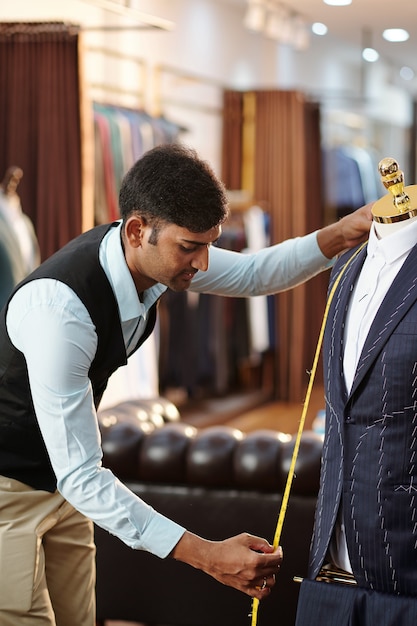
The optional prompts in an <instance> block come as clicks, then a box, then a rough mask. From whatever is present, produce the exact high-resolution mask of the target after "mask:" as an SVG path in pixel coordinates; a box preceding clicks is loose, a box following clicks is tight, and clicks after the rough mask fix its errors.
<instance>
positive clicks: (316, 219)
mask: <svg viewBox="0 0 417 626" xmlns="http://www.w3.org/2000/svg"><path fill="white" fill-rule="evenodd" d="M239 95H240V96H241V98H243V106H242V105H240V106H239V107H237V106H236V108H235V116H237V115H238V114H239V111H240V112H241V113H240V114H241V118H242V136H243V138H244V140H243V147H242V149H241V154H242V155H243V157H242V158H243V162H242V172H243V175H242V178H241V180H240V186H241V187H242V188H245V189H248V190H249V191H251V192H253V197H254V200H255V201H256V202H257V203H259V204H261V205H262V206H264V207H265V208H266V209H267V210H268V211H269V212H270V214H271V222H272V232H271V235H272V243H278V242H280V241H283V240H285V239H288V238H290V237H295V236H299V235H304V234H306V233H307V232H310V231H311V230H315V229H316V228H320V227H321V226H322V225H323V210H322V202H321V173H320V172H321V165H320V164H321V160H320V115H319V109H318V106H317V105H314V104H311V103H308V102H306V100H305V98H304V96H303V95H302V94H301V93H299V92H296V91H276V90H265V91H253V92H245V93H243V94H239ZM227 98H228V103H229V105H230V103H231V102H233V100H232V97H231V95H230V94H228V95H227ZM236 100H237V101H238V99H236ZM245 101H247V103H248V106H247V107H245ZM245 110H246V111H249V112H250V114H246V117H245V115H244V113H243V111H245ZM228 119H229V120H230V119H234V117H233V116H232V115H231V113H230V111H228V118H225V120H224V123H225V126H226V128H225V129H224V131H223V137H224V138H225V137H228V130H227V126H228ZM234 125H235V127H237V126H238V124H237V122H236V121H234ZM245 125H246V126H247V127H250V128H249V130H248V131H247V132H245ZM245 138H246V139H245ZM245 141H246V143H247V142H249V143H251V142H252V143H253V145H245ZM235 157H236V155H235V154H234V148H233V146H229V145H225V144H224V145H223V159H226V160H227V159H230V158H235ZM249 161H251V164H250V163H249ZM223 174H224V182H225V184H226V186H229V185H230V180H232V179H231V177H230V176H229V177H228V174H229V171H228V169H227V167H225V165H224V163H223ZM327 279H328V277H326V279H324V280H323V278H322V277H318V278H315V279H314V280H313V281H311V282H310V283H309V284H307V285H303V286H300V287H297V288H296V289H293V290H291V291H288V292H285V293H281V294H279V295H277V296H276V298H275V324H276V328H275V335H276V346H275V395H276V397H277V398H278V399H280V400H289V401H297V402H298V401H301V400H302V399H303V398H304V395H305V391H306V388H307V384H308V375H307V373H306V372H307V370H309V369H311V365H312V362H313V357H314V351H315V346H316V341H317V337H318V332H319V328H320V323H321V316H322V313H323V310H324V302H325V291H326V284H327ZM318 376H319V378H320V377H321V372H319V373H318Z"/></svg>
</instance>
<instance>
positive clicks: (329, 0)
mask: <svg viewBox="0 0 417 626" xmlns="http://www.w3.org/2000/svg"><path fill="white" fill-rule="evenodd" d="M323 2H324V4H329V5H330V6H332V7H346V6H347V5H348V4H352V0H323Z"/></svg>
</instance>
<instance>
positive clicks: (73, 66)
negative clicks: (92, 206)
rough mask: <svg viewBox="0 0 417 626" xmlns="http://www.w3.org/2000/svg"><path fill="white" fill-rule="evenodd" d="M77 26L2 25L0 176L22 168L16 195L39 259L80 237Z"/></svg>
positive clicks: (47, 24)
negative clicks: (36, 242)
mask: <svg viewBox="0 0 417 626" xmlns="http://www.w3.org/2000/svg"><path fill="white" fill-rule="evenodd" d="M78 57H79V53H78V28H77V27H74V26H71V25H68V24H61V23H33V22H32V23H10V22H8V23H1V24H0V84H1V86H2V87H1V90H0V129H1V137H2V141H1V142H0V177H1V176H2V172H5V170H6V169H7V167H9V166H10V165H18V166H19V167H21V168H22V169H23V179H22V181H21V183H20V185H19V188H18V192H19V195H20V198H21V202H22V208H23V210H24V212H25V213H27V214H28V215H29V217H30V218H31V219H32V221H33V223H34V226H35V229H36V233H37V236H38V240H39V245H40V248H41V254H42V258H43V259H45V258H46V257H48V256H50V255H51V254H52V253H53V252H55V251H56V250H57V249H58V248H60V247H61V246H62V245H64V244H65V243H67V241H69V240H70V239H72V238H73V237H74V236H76V235H78V234H79V233H80V232H81V224H82V200H81V178H82V176H81V131H80V123H81V122H80V86H79V58H78Z"/></svg>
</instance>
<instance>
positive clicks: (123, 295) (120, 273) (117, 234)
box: [99, 221, 167, 322]
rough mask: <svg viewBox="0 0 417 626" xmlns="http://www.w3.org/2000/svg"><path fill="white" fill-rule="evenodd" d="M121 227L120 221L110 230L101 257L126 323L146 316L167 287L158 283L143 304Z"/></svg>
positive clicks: (151, 289) (145, 293)
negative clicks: (132, 272) (127, 259)
mask: <svg viewBox="0 0 417 626" xmlns="http://www.w3.org/2000/svg"><path fill="white" fill-rule="evenodd" d="M121 225H122V223H121V221H120V222H119V225H118V226H117V227H116V228H110V230H109V232H108V233H107V234H106V235H105V237H104V239H103V241H102V242H101V244H100V253H99V255H100V263H101V265H102V267H103V270H104V272H105V274H106V276H107V278H108V279H109V282H110V284H111V286H112V289H113V292H114V295H115V296H116V300H117V304H118V306H119V312H120V319H121V321H122V322H126V321H128V320H131V319H135V318H138V317H140V316H141V315H142V316H143V315H145V314H146V312H147V311H148V310H149V309H150V308H151V306H152V305H153V304H154V303H155V302H156V300H158V298H160V297H161V295H162V294H163V293H164V291H166V289H167V287H166V286H165V285H162V284H161V283H157V284H156V285H153V287H150V288H149V289H147V290H146V291H145V292H144V294H143V302H141V301H140V300H139V296H138V294H137V291H136V287H135V283H134V282H133V278H132V276H131V274H130V271H129V268H128V266H127V263H126V259H125V255H124V253H123V248H122V241H121V228H122V226H121Z"/></svg>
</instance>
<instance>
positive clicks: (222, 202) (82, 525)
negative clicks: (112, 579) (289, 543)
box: [0, 145, 370, 626]
mask: <svg viewBox="0 0 417 626" xmlns="http://www.w3.org/2000/svg"><path fill="white" fill-rule="evenodd" d="M120 209H121V214H122V218H123V220H122V222H121V223H114V224H111V225H108V226H99V227H97V228H94V229H92V230H91V231H89V232H87V233H84V234H83V235H81V236H80V237H78V238H76V239H75V240H74V241H72V242H70V243H69V244H68V245H67V246H65V247H64V248H63V249H62V250H61V251H59V252H58V253H56V254H55V255H53V256H52V257H51V258H50V259H48V260H47V261H45V262H44V263H43V264H42V265H41V266H40V267H39V268H38V269H37V270H36V271H35V272H34V273H32V274H31V275H30V276H29V277H28V278H27V279H26V280H25V281H24V282H23V283H21V284H20V285H19V286H18V287H17V289H16V291H15V292H14V294H12V296H11V298H10V300H9V301H8V303H7V305H6V306H5V308H4V309H3V311H2V315H1V320H0V499H1V502H2V506H1V507H0V542H1V555H2V557H1V558H2V566H1V568H0V579H1V580H0V623H1V624H2V626H12V625H13V626H15V624H19V626H23V625H30V624H34V623H35V622H36V624H39V625H40V624H43V625H52V624H58V625H59V626H74V624H77V626H93V624H94V544H93V528H92V521H94V522H95V523H97V524H98V525H100V526H102V527H103V528H105V529H107V530H108V531H109V532H111V533H113V534H115V535H117V536H118V537H119V538H120V539H121V540H122V541H124V542H125V543H126V544H128V545H129V546H131V547H132V548H134V549H142V550H148V551H150V552H152V553H154V554H156V555H158V556H159V557H161V558H165V557H167V556H171V557H173V558H175V559H178V560H181V561H184V562H186V563H188V564H190V565H192V566H194V567H197V568H199V569H202V570H203V571H205V572H207V573H208V574H210V575H211V576H213V577H215V578H216V579H217V580H219V581H221V582H222V583H224V584H227V585H231V586H233V587H235V588H236V589H239V590H241V591H243V592H245V593H247V594H248V595H250V596H253V597H257V598H259V599H262V598H264V597H265V596H266V595H268V593H269V592H270V588H271V587H272V586H273V584H274V583H275V574H276V572H277V571H278V569H279V565H280V562H281V559H282V552H281V549H278V550H276V551H274V550H273V548H272V546H271V545H270V544H269V543H268V542H267V541H265V540H264V539H261V538H258V537H253V536H249V535H246V534H243V535H239V536H237V537H233V538H230V539H226V540H225V541H219V542H212V541H208V540H206V539H203V538H200V537H197V536H195V535H193V534H192V533H190V532H188V531H186V530H185V529H184V528H181V527H180V526H178V525H177V524H175V523H174V522H172V521H170V520H168V519H166V518H165V517H163V516H162V515H160V514H158V513H157V512H156V511H154V510H153V509H151V508H150V507H149V506H147V505H146V504H145V503H144V502H143V501H141V500H140V499H139V498H137V497H136V496H135V495H134V494H132V493H131V492H130V491H129V490H127V489H126V487H125V486H124V485H123V484H121V483H120V481H118V480H117V479H116V478H115V477H114V476H113V474H112V473H111V472H110V471H109V470H107V469H105V468H103V467H102V465H101V457H102V453H101V447H100V437H99V431H98V426H97V417H96V410H97V407H98V405H99V402H100V398H101V395H102V393H103V391H104V389H105V387H106V384H107V380H108V378H109V376H110V375H111V374H112V372H114V371H115V370H116V369H117V368H118V367H119V366H120V365H123V364H125V363H126V360H127V358H128V357H129V356H130V355H131V354H132V353H133V352H134V351H135V350H136V349H137V348H138V347H139V346H140V345H141V343H143V341H144V340H145V339H146V337H147V336H148V335H149V334H150V333H151V332H152V329H153V325H154V323H155V317H156V306H157V302H158V299H159V297H160V296H161V295H162V293H163V292H164V291H165V290H166V289H167V288H170V289H173V290H177V291H182V290H185V289H189V288H192V289H195V290H198V291H200V292H203V291H204V292H210V293H216V294H221V295H229V296H251V295H258V294H266V293H274V292H276V291H278V290H281V289H287V288H289V287H292V286H293V285H295V284H297V283H299V282H302V281H304V280H306V279H308V278H309V277H311V276H313V275H314V274H316V273H317V272H319V271H321V270H322V269H324V268H325V267H327V266H328V264H329V258H331V257H332V256H334V255H335V254H337V253H338V252H340V251H341V250H343V249H344V248H346V247H351V246H353V245H355V244H356V243H358V242H359V241H361V240H363V239H364V238H366V236H367V233H368V229H369V226H370V211H369V208H364V209H361V210H359V211H357V212H356V213H355V214H354V215H352V216H349V217H347V218H344V219H343V220H340V221H339V222H338V223H337V224H334V225H332V226H329V227H326V228H324V229H322V230H320V231H318V232H317V233H312V234H310V235H307V236H306V237H303V238H299V239H294V240H292V241H287V242H284V243H282V244H280V245H277V246H272V247H271V248H268V249H265V250H263V251H261V252H259V253H257V254H253V255H241V254H237V253H233V252H230V251H225V250H222V249H219V248H216V247H214V246H213V244H215V242H216V241H217V239H218V238H219V236H220V234H221V224H222V222H223V221H224V220H225V219H226V217H227V200H226V197H225V193H224V189H223V186H222V184H221V183H220V182H219V181H218V180H217V178H216V177H215V175H214V173H213V172H212V170H211V169H210V168H209V166H208V165H207V164H206V163H205V162H203V161H201V160H200V159H199V158H198V156H197V155H196V154H195V153H194V152H193V151H191V150H188V149H186V148H184V147H181V146H179V145H169V146H162V147H158V148H155V149H154V150H152V151H150V152H148V153H147V154H145V155H144V156H143V158H141V159H140V160H139V161H138V162H137V163H136V164H135V165H134V166H133V168H132V169H131V170H130V171H129V172H128V174H127V175H126V177H125V180H124V181H123V185H122V188H121V191H120ZM209 256H210V267H209ZM139 576H140V573H139V572H138V584H140V583H139Z"/></svg>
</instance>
